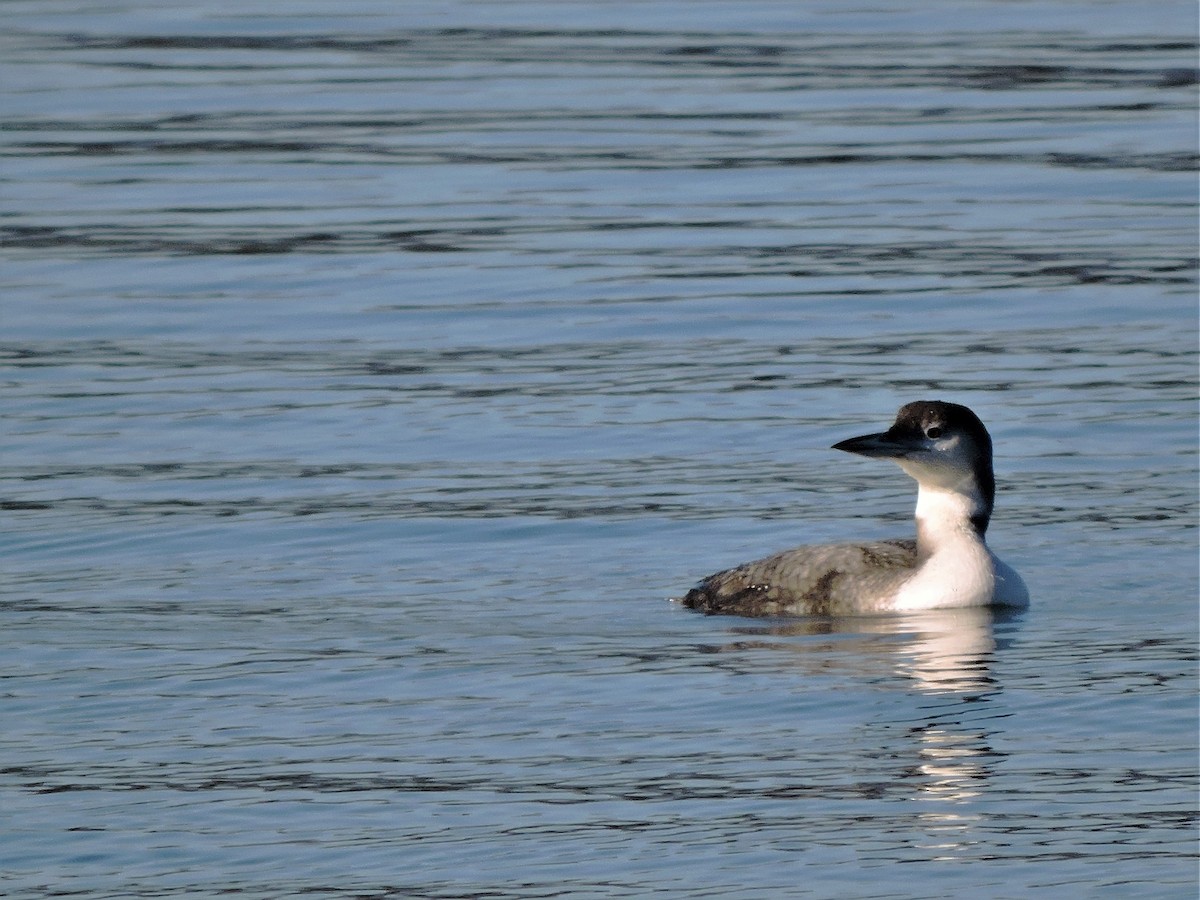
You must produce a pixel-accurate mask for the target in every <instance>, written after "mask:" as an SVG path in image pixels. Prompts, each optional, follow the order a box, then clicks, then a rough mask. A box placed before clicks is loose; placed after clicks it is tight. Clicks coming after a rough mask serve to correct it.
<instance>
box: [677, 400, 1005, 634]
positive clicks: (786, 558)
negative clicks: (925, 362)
mask: <svg viewBox="0 0 1200 900" xmlns="http://www.w3.org/2000/svg"><path fill="white" fill-rule="evenodd" d="M833 449H834V450H844V451H845V452H847V453H855V454H858V455H859V456H869V457H875V458H879V459H890V460H894V461H895V462H896V463H897V464H898V465H899V466H900V468H902V469H903V470H904V471H905V472H906V473H908V475H910V476H911V477H912V478H914V479H916V482H917V511H916V520H917V539H916V540H915V541H913V540H885V541H872V542H867V543H853V544H824V545H819V546H806V547H797V548H795V549H794V550H786V551H784V552H783V553H777V554H775V555H774V556H768V557H766V558H765V559H760V560H757V561H755V562H750V563H746V564H744V565H740V566H737V567H736V568H733V569H728V570H726V571H724V572H717V573H716V574H715V575H710V576H709V577H708V578H705V579H704V580H703V581H702V582H700V584H698V585H697V586H696V587H694V588H693V589H692V590H690V591H688V593H687V595H686V596H685V597H684V598H683V605H684V606H687V607H690V608H692V609H696V610H700V611H702V612H705V613H721V614H729V615H740V616H789V615H809V616H814V615H815V616H844V615H871V614H876V613H889V612H913V611H918V610H926V609H946V608H963V607H981V606H1007V607H1018V608H1019V607H1024V606H1027V605H1028V604H1029V591H1028V590H1027V589H1026V587H1025V582H1023V581H1022V580H1021V576H1020V575H1018V574H1017V573H1016V572H1015V571H1013V569H1012V568H1010V567H1009V566H1008V565H1006V564H1005V563H1003V562H1001V561H1000V560H999V559H998V558H997V557H996V555H995V554H994V553H992V551H991V550H990V549H988V546H987V544H986V543H985V542H984V533H985V532H986V531H987V527H988V521H989V520H990V519H991V515H992V506H993V503H994V500H995V493H996V480H995V476H994V474H993V472H992V439H991V436H990V435H989V434H988V432H987V429H986V428H985V427H984V426H983V422H981V421H980V420H979V417H978V416H976V415H975V413H973V412H972V411H971V410H970V409H968V408H967V407H965V406H960V405H959V404H957V403H945V402H943V401H941V400H918V401H916V402H914V403H908V404H906V405H904V406H902V407H900V411H899V412H898V413H897V414H896V421H895V422H894V423H892V426H891V427H890V428H889V429H888V430H887V431H884V432H880V433H878V434H867V435H863V436H862V437H854V438H849V439H848V440H844V441H840V442H838V443H836V444H834V445H833Z"/></svg>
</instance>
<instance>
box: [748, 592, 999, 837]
mask: <svg viewBox="0 0 1200 900" xmlns="http://www.w3.org/2000/svg"><path fill="white" fill-rule="evenodd" d="M1019 616H1020V614H1019V613H1008V614H998V613H997V612H995V611H992V610H988V609H978V608H976V609H960V610H937V611H928V612H922V613H916V614H912V615H901V616H888V617H879V618H868V617H863V618H857V619H856V618H846V619H833V618H823V619H815V618H814V619H795V620H790V621H775V622H773V623H771V624H764V625H761V626H750V627H744V628H738V629H735V632H736V633H737V634H738V635H739V636H740V640H738V641H735V642H733V647H729V648H728V649H733V648H734V647H740V648H745V647H756V648H766V647H772V648H774V649H777V650H778V649H784V650H786V651H788V655H787V659H788V660H789V661H790V662H793V663H795V664H796V665H798V666H799V668H800V669H801V670H802V671H804V672H806V673H808V674H812V675H818V674H820V675H825V676H828V675H831V674H833V675H836V674H838V673H839V672H842V671H844V672H845V673H846V674H853V676H854V678H855V680H861V679H863V678H867V679H871V680H873V681H875V682H876V683H879V684H880V685H882V686H885V687H889V688H890V687H894V686H896V685H897V683H898V682H899V684H901V685H905V686H907V687H908V688H909V690H910V692H911V693H910V695H911V696H915V697H916V698H917V700H918V701H919V705H918V707H917V709H915V710H914V709H912V707H911V705H905V704H897V705H896V706H895V707H894V708H891V707H889V711H888V713H887V718H886V720H884V721H878V720H876V721H868V722H865V723H864V724H863V725H862V726H860V727H862V728H863V729H865V730H866V731H867V740H865V741H864V742H863V743H864V744H865V745H869V744H870V742H871V741H872V740H875V741H877V742H878V744H879V751H878V752H879V756H880V758H883V759H896V758H897V752H899V756H900V758H903V757H908V758H909V759H910V764H909V765H908V766H906V767H905V768H904V770H903V774H902V775H900V776H899V781H898V782H896V783H895V787H896V788H897V789H898V790H900V791H902V792H911V794H910V796H911V797H912V799H914V800H917V801H920V802H921V804H922V806H921V807H920V808H919V810H918V811H916V812H915V814H914V818H913V819H912V820H911V823H912V824H913V825H914V826H916V833H915V834H914V833H911V832H910V833H909V834H908V840H910V841H912V842H913V845H915V846H916V847H919V848H920V849H921V850H922V852H924V853H929V854H932V855H934V856H935V857H946V858H951V857H954V856H956V855H958V854H959V853H960V852H967V851H968V850H969V848H970V847H972V846H973V845H974V836H975V834H976V829H977V827H978V826H979V824H980V818H981V813H980V812H979V806H978V805H977V804H976V803H974V802H972V801H974V800H976V799H977V798H978V797H979V795H980V794H981V793H982V792H983V791H984V789H985V788H986V785H987V782H988V780H989V778H990V777H991V775H992V772H993V770H994V767H995V766H996V765H997V763H998V762H999V761H1000V760H1002V759H1003V756H1004V755H1003V754H1002V753H1000V752H997V751H996V750H995V749H994V748H993V747H992V743H991V742H992V732H993V731H994V728H995V725H996V720H995V719H994V717H993V715H992V714H991V713H989V712H988V710H987V705H988V704H989V703H990V702H991V700H992V699H993V698H994V697H995V696H996V695H997V694H999V692H1000V691H1001V690H1002V685H1001V684H1000V683H999V681H998V679H997V677H996V675H995V673H994V671H993V665H994V662H995V659H996V655H997V653H998V652H1000V651H1002V650H1003V645H1004V641H1003V639H1001V638H998V637H997V634H996V626H997V624H998V623H1004V622H1011V621H1013V620H1014V619H1016V618H1019ZM922 698H923V699H922ZM894 716H899V717H900V719H899V720H897V719H896V718H893V717H894ZM898 737H899V738H900V743H901V748H900V749H899V751H897V746H896V744H897V738H898Z"/></svg>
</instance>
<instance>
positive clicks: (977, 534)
mask: <svg viewBox="0 0 1200 900" xmlns="http://www.w3.org/2000/svg"><path fill="white" fill-rule="evenodd" d="M991 512H992V510H991V503H989V502H988V498H987V497H986V496H985V494H984V492H983V491H981V490H980V488H979V485H978V484H977V483H976V482H975V479H974V478H971V479H969V480H968V481H967V482H965V483H963V484H959V485H955V486H953V487H947V486H945V485H931V484H924V483H923V484H920V486H919V487H918V489H917V513H916V518H917V555H918V556H920V557H922V558H925V557H929V556H933V555H934V554H935V553H937V552H938V551H939V550H942V549H944V548H946V547H950V546H954V545H956V544H958V545H961V544H962V543H963V542H964V541H965V542H968V543H972V544H982V543H983V536H984V534H985V533H986V532H987V526H988V520H989V519H990V518H991Z"/></svg>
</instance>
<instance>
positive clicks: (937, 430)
mask: <svg viewBox="0 0 1200 900" xmlns="http://www.w3.org/2000/svg"><path fill="white" fill-rule="evenodd" d="M941 436H942V429H941V427H939V426H937V425H930V426H929V427H928V428H926V429H925V437H927V438H931V439H933V440H937V439H938V438H940V437H941Z"/></svg>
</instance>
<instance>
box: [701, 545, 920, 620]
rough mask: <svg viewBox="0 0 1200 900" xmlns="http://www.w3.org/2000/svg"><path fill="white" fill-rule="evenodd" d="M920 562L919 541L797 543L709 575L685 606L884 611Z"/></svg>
mask: <svg viewBox="0 0 1200 900" xmlns="http://www.w3.org/2000/svg"><path fill="white" fill-rule="evenodd" d="M916 562H917V542H916V541H908V540H895V541H872V542H870V543H863V544H827V545H823V546H818V547H797V548H795V549H794V550H785V551H784V552H783V553H776V554H775V555H774V556H768V557H766V558H765V559H760V560H756V561H755V562H750V563H745V564H743V565H740V566H737V567H736V568H733V569H727V570H726V571H724V572H717V573H716V574H715V575H710V576H709V577H708V578H705V579H704V580H703V581H702V582H700V584H698V585H697V586H696V587H694V588H692V589H691V590H690V591H688V592H687V596H685V597H684V598H683V605H684V606H688V607H691V608H692V609H698V610H700V611H702V612H706V613H733V614H736V615H741V616H789V615H791V616H795V615H808V616H837V615H851V614H856V613H858V614H861V613H863V612H871V611H875V610H876V609H878V610H879V611H882V609H883V606H882V604H883V602H884V601H885V600H886V598H888V597H890V596H892V595H893V594H895V592H896V590H897V589H898V588H899V586H900V584H901V583H902V582H904V581H905V580H906V579H907V578H908V577H909V576H910V575H911V574H912V570H913V567H914V566H915V565H916ZM873 597H874V598H878V600H877V602H873V601H872V599H871V598H873Z"/></svg>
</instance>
